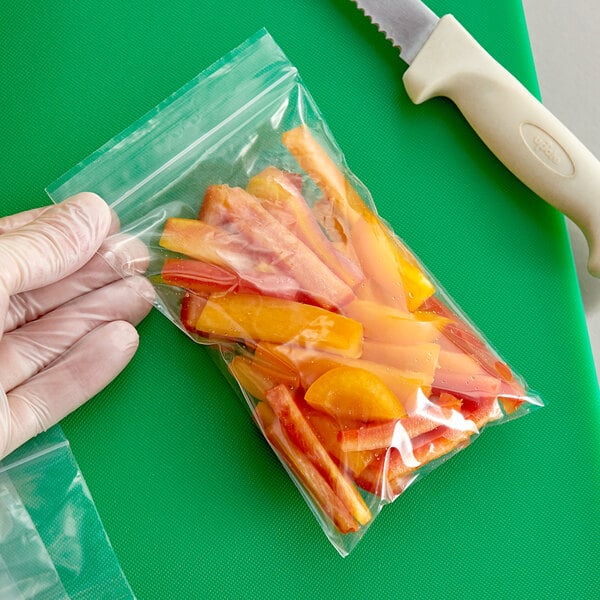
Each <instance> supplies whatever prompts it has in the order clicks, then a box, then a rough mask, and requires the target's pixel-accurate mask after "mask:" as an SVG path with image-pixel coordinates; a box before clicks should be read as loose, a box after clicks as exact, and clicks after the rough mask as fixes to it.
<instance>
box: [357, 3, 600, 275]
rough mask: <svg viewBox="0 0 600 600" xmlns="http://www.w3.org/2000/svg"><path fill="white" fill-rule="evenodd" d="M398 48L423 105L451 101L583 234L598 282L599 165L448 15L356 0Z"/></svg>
mask: <svg viewBox="0 0 600 600" xmlns="http://www.w3.org/2000/svg"><path fill="white" fill-rule="evenodd" d="M353 1H354V2H355V4H356V5H357V6H358V7H359V8H360V9H361V10H362V11H363V12H364V14H365V15H366V16H367V17H369V18H370V19H371V21H372V22H373V23H374V24H375V25H376V26H377V27H378V28H379V30H380V31H381V32H382V33H383V34H384V35H385V36H386V37H387V38H388V39H389V40H390V41H391V42H392V43H393V45H394V46H397V47H398V48H399V49H400V57H401V58H402V59H403V60H404V61H405V62H406V63H408V64H409V67H408V69H407V70H406V71H405V72H404V75H403V77H402V79H403V82H404V86H405V88H406V91H407V93H408V96H409V97H410V99H411V100H412V101H413V102H414V103H415V104H420V103H422V102H425V101H426V100H429V99H430V98H433V97H435V96H445V97H447V98H449V99H450V100H452V101H453V102H454V103H455V104H456V106H457V107H458V109H459V110H460V111H461V112H462V114H463V116H464V117H465V118H466V120H467V121H468V122H469V124H470V125H471V127H472V128H473V129H474V130H475V132H476V133H477V134H478V135H479V137H480V138H481V139H482V140H483V142H484V143H485V144H486V145H487V146H488V148H489V149H490V150H491V151H492V152H493V153H494V154H495V155H496V156H497V158H498V159H499V160H500V161H501V162H502V163H503V164H504V165H505V166H506V167H507V168H508V169H509V170H510V171H512V173H513V174H514V175H516V176H517V177H518V178H519V179H520V180H521V181H522V182H523V183H524V184H525V185H527V186H528V187H529V188H530V189H531V190H532V191H534V192H535V193H536V194H537V195H538V196H540V197H541V198H542V199H543V200H545V201H546V202H548V203H549V204H551V205H552V206H554V207H555V208H556V209H558V210H559V211H561V212H562V213H563V214H565V215H566V216H567V217H568V218H569V219H571V220H572V221H573V222H574V223H576V224H577V226H578V227H579V228H580V229H581V230H582V232H583V234H584V235H585V237H586V239H587V242H588V246H589V253H590V254H589V260H588V270H589V272H590V273H591V274H592V275H593V276H595V277H600V162H599V161H598V160H597V159H596V157H595V156H594V155H593V154H592V153H591V152H590V151H589V150H588V149H587V148H586V147H585V146H584V144H583V143H582V142H581V141H579V140H578V139H577V137H576V136H575V135H574V134H573V133H572V132H571V131H569V129H568V128H567V127H566V126H565V125H563V123H561V121H560V120H559V119H558V118H556V117H555V116H554V115H553V114H552V113H551V112H550V111H549V110H548V109H547V108H546V107H545V106H544V105H543V104H542V103H541V102H540V101H539V100H538V99H537V98H536V97H535V96H533V95H532V94H531V93H530V92H529V91H528V90H527V89H526V88H525V87H524V86H523V85H522V84H521V83H520V82H519V81H518V80H517V79H516V78H515V77H514V76H513V75H512V74H510V73H509V72H508V71H507V70H506V69H505V68H504V67H502V66H501V65H500V64H499V63H498V62H497V61H496V60H495V59H494V58H493V57H492V56H490V54H488V53H487V52H486V51H485V50H484V49H483V48H482V47H481V46H480V45H479V44H478V43H477V41H476V40H475V39H474V38H473V37H472V36H471V35H470V34H469V32H468V31H467V30H466V29H465V28H464V27H463V26H462V25H461V24H460V23H459V22H458V21H457V20H456V19H455V18H454V17H453V16H452V15H450V14H446V15H444V16H442V17H441V18H440V17H438V16H437V15H436V14H435V13H434V12H433V11H432V10H431V9H429V8H428V7H427V6H426V5H425V4H424V3H423V2H421V1H420V0H353Z"/></svg>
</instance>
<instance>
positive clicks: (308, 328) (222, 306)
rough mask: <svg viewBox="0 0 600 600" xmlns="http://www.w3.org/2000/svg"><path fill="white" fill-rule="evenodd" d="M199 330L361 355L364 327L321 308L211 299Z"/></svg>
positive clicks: (245, 297) (245, 298)
mask: <svg viewBox="0 0 600 600" xmlns="http://www.w3.org/2000/svg"><path fill="white" fill-rule="evenodd" d="M196 329H197V330H198V331H201V332H203V333H206V334H209V335H212V336H217V337H225V338H230V339H242V340H245V341H246V342H250V343H258V342H259V341H265V342H273V343H276V344H287V343H294V344H298V345H300V346H306V347H309V348H316V349H321V350H327V351H329V352H334V353H338V354H340V355H342V356H348V357H355V356H359V355H360V353H361V348H362V325H361V324H360V323H358V322H357V321H354V320H353V319H349V318H348V317H344V316H342V315H339V314H337V313H332V312H330V311H327V310H325V309H323V308H320V307H318V306H310V305H308V304H303V303H301V302H294V301H291V300H283V299H281V298H272V297H269V296H258V295H255V294H226V295H224V296H221V295H212V296H209V298H208V300H207V302H206V304H205V306H204V309H203V310H202V313H201V315H200V317H199V318H198V321H197V322H196Z"/></svg>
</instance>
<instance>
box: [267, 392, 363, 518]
mask: <svg viewBox="0 0 600 600" xmlns="http://www.w3.org/2000/svg"><path fill="white" fill-rule="evenodd" d="M267 402H268V403H269V405H270V406H271V408H272V409H273V412H274V413H275V414H276V415H277V417H278V419H279V422H280V423H281V426H282V427H283V429H284V430H285V432H286V434H287V435H288V437H289V438H290V440H292V441H293V442H294V444H296V445H297V446H298V448H299V449H300V450H302V451H303V452H304V453H305V454H306V456H307V457H308V458H309V460H310V461H311V462H312V463H313V464H314V466H315V467H316V468H317V470H318V471H319V473H321V475H322V476H323V477H324V478H325V481H327V483H328V484H329V486H330V487H331V489H332V490H333V491H334V492H335V494H336V495H337V496H338V497H339V498H340V500H341V501H342V503H343V504H344V505H345V506H346V508H347V509H348V510H349V511H350V514H351V515H352V516H353V517H354V518H355V519H356V520H357V521H358V522H359V523H360V524H361V525H366V524H367V523H368V522H369V521H370V520H371V518H372V515H371V511H370V510H369V507H368V506H367V505H366V503H365V501H364V500H363V498H362V496H361V495H360V494H359V493H358V491H357V489H356V488H355V487H354V484H353V483H352V482H351V481H350V479H348V477H347V476H346V475H345V474H344V473H342V471H340V469H339V468H338V467H337V465H336V464H335V463H334V462H333V460H332V458H331V456H330V455H329V453H328V452H327V450H326V449H325V448H324V446H323V444H321V442H320V441H319V439H318V438H317V436H316V435H315V433H314V431H313V430H312V429H311V427H310V425H309V424H308V422H307V421H306V419H305V418H304V416H303V415H302V412H301V411H300V409H299V408H298V406H297V404H296V402H295V400H294V397H293V396H292V394H291V392H290V391H289V390H288V389H287V388H286V387H285V386H284V385H278V386H276V387H274V388H273V389H271V390H269V391H268V392H267Z"/></svg>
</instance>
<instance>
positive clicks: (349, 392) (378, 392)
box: [304, 366, 406, 421]
mask: <svg viewBox="0 0 600 600" xmlns="http://www.w3.org/2000/svg"><path fill="white" fill-rule="evenodd" d="M304 399H305V400H306V402H308V404H310V405H311V406H312V407H313V408H316V409H319V410H321V411H323V412H326V413H327V414H329V415H331V416H333V417H338V418H342V419H355V420H358V421H387V420H391V419H401V418H402V417H404V416H405V415H406V411H405V410H404V407H403V406H402V403H401V402H400V400H398V398H397V397H396V396H395V395H394V393H393V392H392V391H391V390H390V388H389V387H388V386H387V385H386V384H385V383H384V382H383V381H382V380H381V379H380V378H379V377H377V375H375V374H374V373H372V372H371V371H367V370H366V369H361V368H358V367H348V366H342V367H336V368H334V369H330V370H329V371H326V372H325V373H323V375H321V376H320V377H319V378H318V379H317V380H316V381H315V382H314V383H313V384H312V385H311V386H310V387H309V388H308V390H306V394H305V395H304Z"/></svg>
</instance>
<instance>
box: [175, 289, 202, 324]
mask: <svg viewBox="0 0 600 600" xmlns="http://www.w3.org/2000/svg"><path fill="white" fill-rule="evenodd" d="M205 304H206V298H204V297H203V296H199V295H198V294H195V293H193V292H186V293H185V294H184V296H183V298H182V299H181V312H180V318H181V323H182V325H183V326H184V327H185V328H186V329H187V330H188V331H190V332H194V333H195V332H196V323H197V322H198V319H199V317H200V315H201V314H202V310H203V309H204V305H205Z"/></svg>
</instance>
